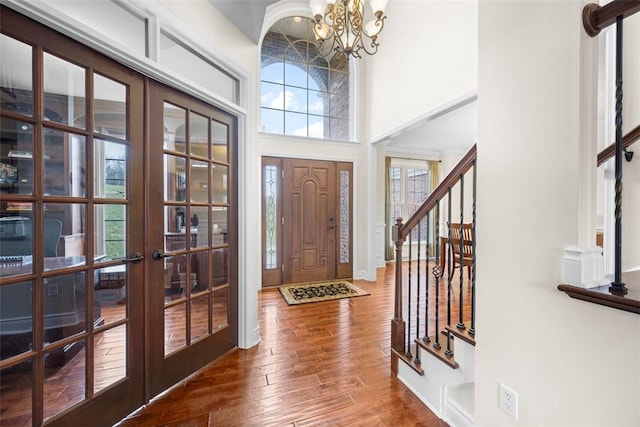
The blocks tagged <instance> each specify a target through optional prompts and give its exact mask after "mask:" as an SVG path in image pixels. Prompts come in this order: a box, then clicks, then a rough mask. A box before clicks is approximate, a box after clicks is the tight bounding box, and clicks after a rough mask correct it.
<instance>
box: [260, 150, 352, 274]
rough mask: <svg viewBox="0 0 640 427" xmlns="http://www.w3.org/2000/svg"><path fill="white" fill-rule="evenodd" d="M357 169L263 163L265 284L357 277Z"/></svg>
mask: <svg viewBox="0 0 640 427" xmlns="http://www.w3.org/2000/svg"><path fill="white" fill-rule="evenodd" d="M352 175H353V165H352V164H351V163H347V162H333V161H323V160H307V159H289V158H276V157H267V156H265V157H263V158H262V212H263V215H262V243H263V244H262V285H263V286H276V285H280V284H284V283H297V282H309V281H317V280H332V279H336V278H349V277H352V275H353V238H352V236H353V203H352V201H353V176H352Z"/></svg>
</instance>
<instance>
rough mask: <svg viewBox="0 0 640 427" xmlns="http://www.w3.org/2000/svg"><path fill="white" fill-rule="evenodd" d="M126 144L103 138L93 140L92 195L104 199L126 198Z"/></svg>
mask: <svg viewBox="0 0 640 427" xmlns="http://www.w3.org/2000/svg"><path fill="white" fill-rule="evenodd" d="M127 152H128V146H127V145H126V144H121V143H117V142H112V141H105V140H103V139H95V140H94V148H93V163H94V166H93V167H94V169H95V170H94V172H95V174H94V179H93V190H94V196H95V197H99V198H105V199H126V198H127V168H126V166H127V160H128V158H127Z"/></svg>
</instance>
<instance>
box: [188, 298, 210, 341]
mask: <svg viewBox="0 0 640 427" xmlns="http://www.w3.org/2000/svg"><path fill="white" fill-rule="evenodd" d="M208 333H209V294H205V295H204V296H202V297H200V298H196V299H193V300H191V342H194V341H196V340H198V339H199V338H202V337H204V336H206V335H208Z"/></svg>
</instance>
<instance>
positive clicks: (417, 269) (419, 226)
mask: <svg viewBox="0 0 640 427" xmlns="http://www.w3.org/2000/svg"><path fill="white" fill-rule="evenodd" d="M421 225H422V220H420V221H418V261H417V265H416V275H417V285H416V338H418V337H419V336H420V246H422V241H421V239H420V238H421V236H420V228H421ZM413 363H416V364H419V363H420V353H419V352H418V347H416V357H415V359H413Z"/></svg>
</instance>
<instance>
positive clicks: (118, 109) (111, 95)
mask: <svg viewBox="0 0 640 427" xmlns="http://www.w3.org/2000/svg"><path fill="white" fill-rule="evenodd" d="M93 93H94V96H93V108H94V113H93V117H94V119H93V124H94V129H95V131H96V132H98V133H101V134H103V135H110V136H114V137H117V138H122V139H125V138H126V137H127V121H126V118H127V87H126V86H125V85H123V84H122V83H118V82H116V81H114V80H111V79H109V78H107V77H103V76H101V75H99V74H94V75H93Z"/></svg>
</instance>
